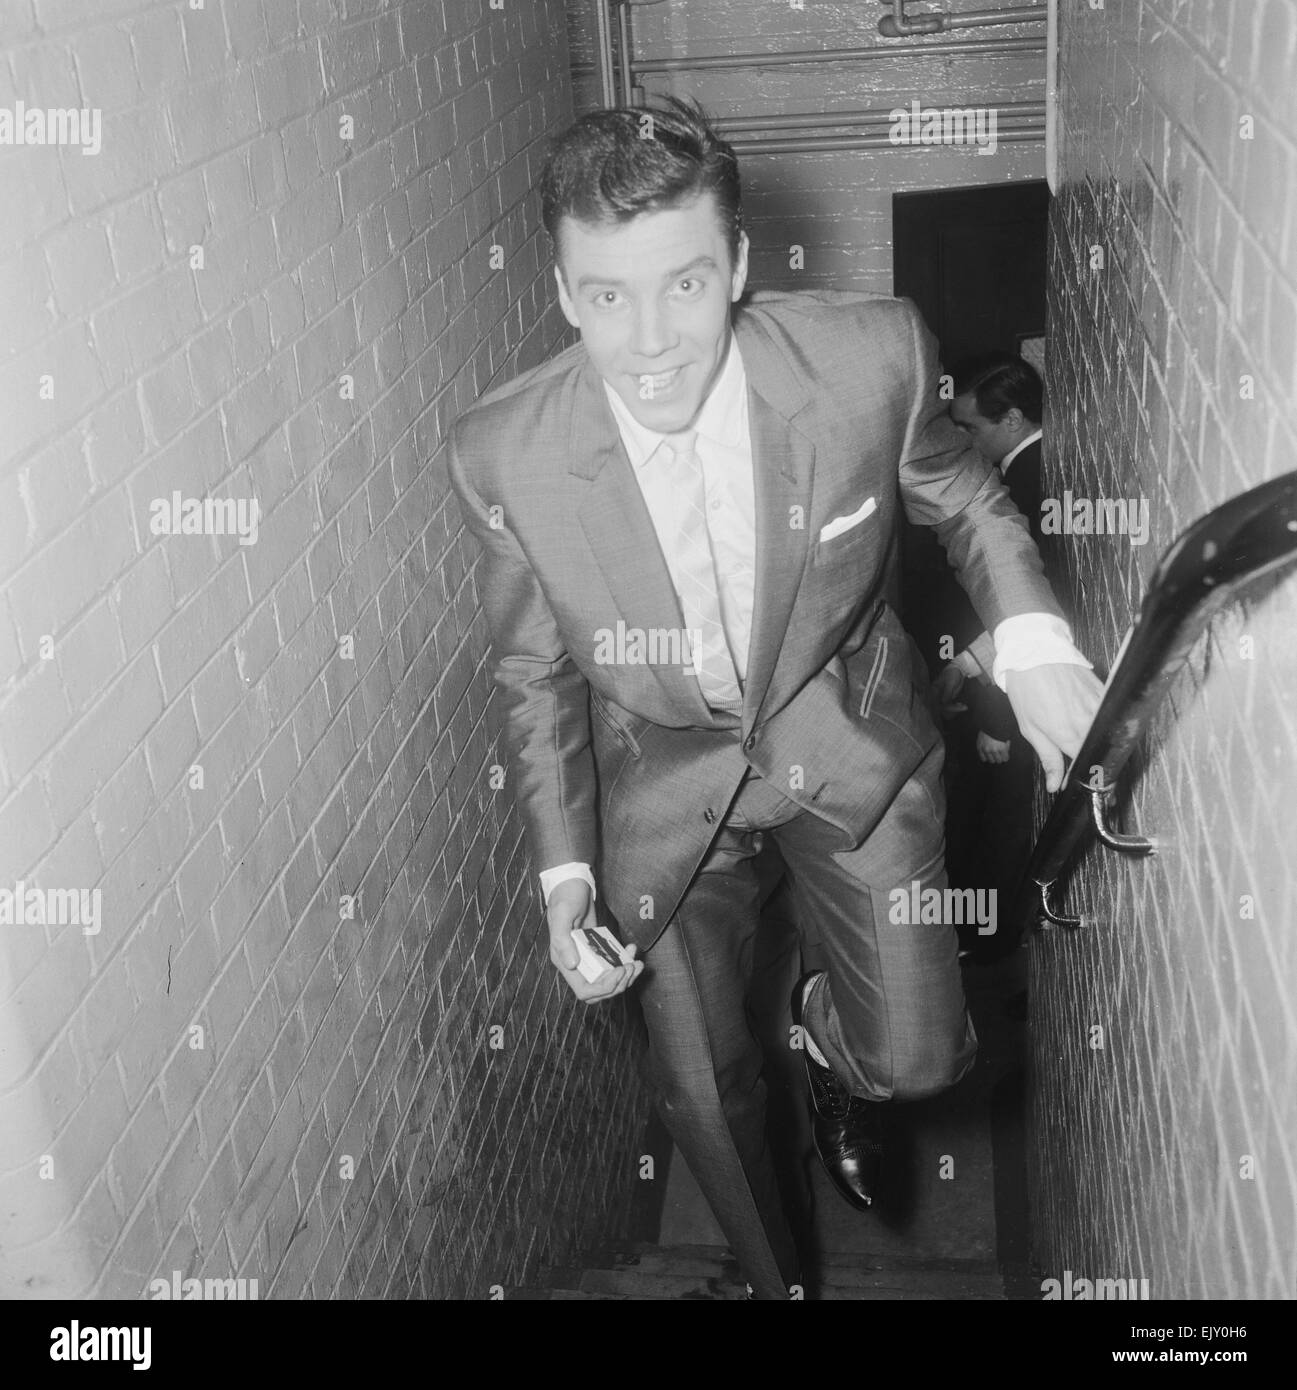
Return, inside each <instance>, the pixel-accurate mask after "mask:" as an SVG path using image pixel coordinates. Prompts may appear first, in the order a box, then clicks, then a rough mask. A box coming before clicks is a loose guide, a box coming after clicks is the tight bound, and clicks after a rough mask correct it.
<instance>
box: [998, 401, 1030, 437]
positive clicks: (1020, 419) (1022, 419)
mask: <svg viewBox="0 0 1297 1390" xmlns="http://www.w3.org/2000/svg"><path fill="white" fill-rule="evenodd" d="M1026 418H1027V417H1026V416H1025V415H1024V414H1023V413H1022V411H1020V410H1019V409H1018V407H1017V406H1016V405H1011V406H1010V407H1009V408H1008V410H1006V411H1005V412H1004V419H1003V420H1001V421H1000V423H1001V424H1002V425H1007V426H1008V427H1009V429H1011V430H1012V431H1013V432H1014V434H1017V433H1018V431H1019V430H1021V429H1022V427H1023V425H1024V424H1025V423H1026Z"/></svg>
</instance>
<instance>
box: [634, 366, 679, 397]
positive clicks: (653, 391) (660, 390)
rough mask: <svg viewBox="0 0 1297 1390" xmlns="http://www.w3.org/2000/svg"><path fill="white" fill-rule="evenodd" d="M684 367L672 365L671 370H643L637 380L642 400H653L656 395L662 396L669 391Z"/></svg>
mask: <svg viewBox="0 0 1297 1390" xmlns="http://www.w3.org/2000/svg"><path fill="white" fill-rule="evenodd" d="M683 371H684V367H682V366H681V367H672V369H671V370H670V371H669V372H657V373H649V372H641V373H640V374H639V376H638V377H636V380H637V381H638V382H639V394H640V399H641V400H648V401H651V400H652V399H653V398H654V397H655V396H661V395H663V394H664V393H665V392H667V391H669V390H670V389H671V388H672V387H673V386H674V385H675V383H676V381H677V379H678V378H679V376H680V373H681V372H683Z"/></svg>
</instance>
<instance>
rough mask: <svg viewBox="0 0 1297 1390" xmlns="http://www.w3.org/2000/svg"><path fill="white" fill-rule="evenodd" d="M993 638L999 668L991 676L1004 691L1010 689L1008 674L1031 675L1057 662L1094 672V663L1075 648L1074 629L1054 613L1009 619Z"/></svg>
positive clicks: (1025, 614) (1000, 625) (997, 629)
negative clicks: (1021, 673) (1036, 667)
mask: <svg viewBox="0 0 1297 1390" xmlns="http://www.w3.org/2000/svg"><path fill="white" fill-rule="evenodd" d="M993 635H994V639H995V665H994V667H993V668H992V670H991V675H992V677H993V678H994V680H995V683H996V685H998V686H999V687H1000V689H1001V690H1005V688H1006V684H1005V679H1004V677H1005V673H1006V672H1008V671H1030V670H1031V669H1032V667H1033V666H1047V665H1049V664H1051V663H1053V662H1057V663H1060V664H1062V665H1066V666H1084V667H1085V669H1086V670H1087V671H1092V670H1094V663H1093V662H1092V661H1087V660H1086V659H1085V657H1084V656H1083V655H1082V654H1081V653H1080V652H1079V651H1077V649H1076V647H1074V646H1073V645H1072V629H1071V628H1070V627H1068V625H1067V624H1066V623H1065V622H1064V621H1063V620H1062V618H1058V617H1055V616H1054V614H1053V613H1017V614H1015V615H1014V616H1013V617H1012V618H1005V620H1004V621H1003V622H1002V623H1000V624H999V625H998V626H997V627H996V629H995V632H994V634H993Z"/></svg>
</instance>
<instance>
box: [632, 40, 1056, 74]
mask: <svg viewBox="0 0 1297 1390" xmlns="http://www.w3.org/2000/svg"><path fill="white" fill-rule="evenodd" d="M1044 51H1045V41H1044V39H1032V38H1018V39H956V40H954V41H953V42H949V43H924V44H916V45H915V47H914V48H913V49H911V50H910V52H912V53H922V54H926V55H931V56H932V57H934V58H957V57H961V56H963V57H971V58H977V57H981V58H986V57H999V56H1004V55H1007V54H1010V53H1043V52H1044ZM895 57H896V49H895V48H889V47H886V46H884V45H883V44H878V45H876V46H875V47H873V48H810V49H802V50H797V51H792V52H787V53H717V54H714V55H711V56H708V57H694V58H639V59H634V60H632V62H631V70H632V71H633V72H634V74H635V75H636V76H640V77H642V76H644V75H646V74H649V73H662V72H695V71H698V72H701V71H703V70H705V69H709V68H785V67H800V66H802V65H803V64H808V63H855V62H867V61H869V60H870V59H873V58H885V59H887V60H888V61H892V60H894V59H895Z"/></svg>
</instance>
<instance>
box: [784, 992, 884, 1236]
mask: <svg viewBox="0 0 1297 1390" xmlns="http://www.w3.org/2000/svg"><path fill="white" fill-rule="evenodd" d="M823 973H824V972H823V971H822V970H817V971H813V972H812V973H811V974H809V975H804V976H802V978H801V979H800V980H798V982H797V987H796V988H795V989H794V990H793V1022H794V1023H795V1024H796V1025H797V1026H798V1027H799V1028H800V1029H801V1030H802V1039H803V1042H802V1057H803V1058H804V1059H805V1061H806V1077H807V1080H808V1081H809V1082H810V1086H811V1132H812V1133H813V1135H814V1136H815V1151H816V1153H818V1154H819V1156H820V1162H821V1163H823V1164H824V1168H825V1171H826V1172H827V1173H828V1175H829V1177H830V1178H832V1180H833V1186H834V1187H836V1188H837V1190H838V1191H839V1192H840V1193H841V1194H842V1196H843V1198H844V1199H845V1200H846V1201H848V1202H850V1204H851V1205H852V1206H853V1207H855V1208H856V1210H857V1211H868V1210H869V1208H870V1207H871V1206H873V1204H874V1196H875V1194H876V1193H877V1191H878V1181H879V1176H880V1174H881V1172H882V1164H883V1133H882V1131H883V1106H882V1103H881V1102H879V1101H872V1100H861V1099H860V1098H859V1097H858V1096H853V1095H852V1094H851V1092H850V1091H848V1090H847V1088H846V1087H845V1086H844V1085H843V1084H842V1082H841V1081H839V1080H838V1078H837V1076H836V1075H835V1074H834V1072H833V1070H832V1068H830V1067H826V1066H824V1065H823V1064H822V1063H820V1062H817V1061H816V1060H815V1058H814V1057H812V1056H811V1054H810V1050H809V1049H808V1048H807V1047H806V1045H805V1039H806V1038H807V1037H808V1036H809V1034H808V1032H807V1030H806V1027H805V1025H804V1024H803V1023H802V994H803V992H804V990H805V989H806V986H807V984H808V982H809V981H810V980H812V979H814V978H815V977H816V976H817V975H822V974H823Z"/></svg>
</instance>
